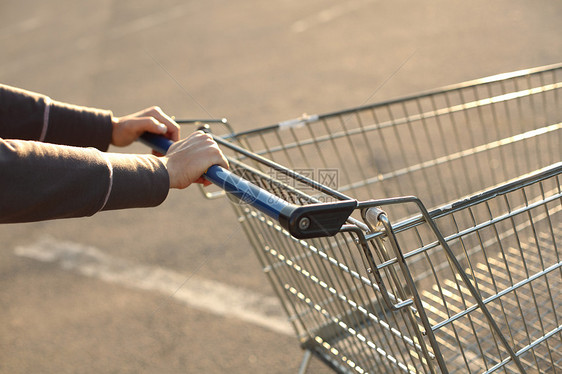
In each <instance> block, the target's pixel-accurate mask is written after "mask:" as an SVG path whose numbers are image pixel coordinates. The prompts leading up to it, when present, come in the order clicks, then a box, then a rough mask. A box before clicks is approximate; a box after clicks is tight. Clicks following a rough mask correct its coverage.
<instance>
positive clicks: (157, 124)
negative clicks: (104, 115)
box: [111, 107, 180, 147]
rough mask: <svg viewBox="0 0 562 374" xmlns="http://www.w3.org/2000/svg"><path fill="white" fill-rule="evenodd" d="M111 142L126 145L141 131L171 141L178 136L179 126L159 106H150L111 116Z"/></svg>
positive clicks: (136, 137)
mask: <svg viewBox="0 0 562 374" xmlns="http://www.w3.org/2000/svg"><path fill="white" fill-rule="evenodd" d="M112 122H113V132H112V140H111V143H112V144H113V145H116V146H121V147H122V146H126V145H129V144H131V143H132V142H134V141H135V140H136V139H138V137H139V136H140V135H141V134H142V133H143V132H151V133H154V134H159V135H163V136H165V137H166V138H168V139H170V140H172V141H174V142H175V141H178V140H179V138H180V127H179V126H178V124H177V123H176V122H175V121H174V120H173V119H172V118H170V117H169V116H168V115H166V114H165V113H164V112H163V111H162V109H160V108H159V107H151V108H147V109H144V110H141V111H140V112H137V113H133V114H130V115H128V116H124V117H118V118H113V119H112Z"/></svg>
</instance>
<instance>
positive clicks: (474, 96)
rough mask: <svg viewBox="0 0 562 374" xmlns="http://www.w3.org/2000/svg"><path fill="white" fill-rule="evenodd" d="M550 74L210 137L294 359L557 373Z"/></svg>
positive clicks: (558, 272)
mask: <svg viewBox="0 0 562 374" xmlns="http://www.w3.org/2000/svg"><path fill="white" fill-rule="evenodd" d="M561 89H562V64H557V65H551V66H546V67H540V68H535V69H528V70H523V71H518V72H514V73H507V74H500V75H497V76H493V77H488V78H484V79H479V80H475V81H470V82H466V83H462V84H458V85H454V86H448V87H445V88H442V89H439V90H435V91H431V92H426V93H423V94H419V95H416V96H410V97H406V98H402V99H399V100H392V101H387V102H383V103H378V104H374V105H367V106H362V107H359V108H354V109H350V110H346V111H340V112H334V113H329V114H325V115H312V116H311V115H303V116H302V117H301V118H298V119H296V120H291V121H285V122H281V123H278V124H275V125H272V126H268V127H264V128H260V129H256V130H251V131H245V132H239V133H230V132H228V131H227V134H226V135H222V136H215V139H216V140H217V141H218V142H219V143H220V144H221V146H222V149H223V150H224V151H225V152H226V153H228V155H229V161H230V166H231V172H232V173H233V174H234V176H233V175H232V174H225V173H226V172H225V171H224V170H222V169H220V168H218V167H216V168H215V167H212V168H211V169H210V170H209V172H208V174H209V175H210V176H209V177H208V178H209V179H211V180H212V181H214V183H215V184H217V185H219V186H221V187H222V188H224V189H225V190H227V191H228V192H229V193H230V194H234V195H235V196H237V198H236V199H231V201H232V206H233V208H234V210H235V212H236V214H237V217H238V219H239V221H240V222H241V225H242V227H243V228H244V230H245V232H246V234H247V236H248V238H249V241H250V242H251V244H252V246H253V248H254V250H255V252H256V254H257V256H258V258H259V260H260V261H261V264H262V266H263V271H264V272H265V274H266V276H267V277H268V279H269V281H270V282H271V285H272V286H273V289H274V290H275V292H276V294H277V296H278V297H279V300H280V301H281V304H282V306H283V308H284V310H285V312H286V313H287V316H288V319H289V321H290V322H291V324H292V326H293V328H294V331H295V334H296V336H297V338H298V340H299V342H300V344H301V346H302V348H303V349H304V350H305V358H304V360H303V363H302V365H301V371H303V372H304V371H305V370H306V366H307V363H308V359H309V358H310V357H311V356H312V355H314V356H316V357H318V358H320V359H321V360H322V361H324V362H325V363H326V364H328V365H329V366H330V367H332V368H333V369H334V370H336V371H338V372H343V373H367V372H370V373H395V372H405V373H436V372H442V373H492V372H504V373H539V372H540V373H554V372H562V294H561V293H562V262H561V258H560V256H561V254H560V252H561V249H562V226H561V211H562V183H561V178H562V177H561V173H562V163H561V162H560V161H561V153H562V151H561V150H562V131H561V130H562V92H561ZM236 176H240V177H242V178H243V179H239V178H237V177H236ZM250 182H251V183H250ZM255 186H257V187H255ZM217 193H218V192H217ZM207 194H208V195H209V196H212V195H215V194H216V193H214V192H207Z"/></svg>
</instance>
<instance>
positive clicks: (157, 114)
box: [138, 106, 180, 142]
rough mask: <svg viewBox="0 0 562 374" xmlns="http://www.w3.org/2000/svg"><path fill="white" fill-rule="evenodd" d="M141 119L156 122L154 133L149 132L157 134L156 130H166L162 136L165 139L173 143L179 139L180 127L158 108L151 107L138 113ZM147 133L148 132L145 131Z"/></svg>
mask: <svg viewBox="0 0 562 374" xmlns="http://www.w3.org/2000/svg"><path fill="white" fill-rule="evenodd" d="M138 114H140V116H141V117H144V118H151V119H153V120H155V121H156V126H157V127H156V131H151V132H155V133H158V132H157V130H158V129H164V128H165V129H166V131H165V132H164V134H166V137H167V138H169V139H170V140H173V141H175V142H176V141H178V140H179V138H180V127H179V125H178V124H177V123H176V121H174V120H173V119H172V118H171V117H170V116H168V115H167V114H166V113H164V112H163V111H162V109H160V107H158V106H153V107H151V108H147V109H145V110H143V111H141V112H139V113H138ZM147 131H148V130H147Z"/></svg>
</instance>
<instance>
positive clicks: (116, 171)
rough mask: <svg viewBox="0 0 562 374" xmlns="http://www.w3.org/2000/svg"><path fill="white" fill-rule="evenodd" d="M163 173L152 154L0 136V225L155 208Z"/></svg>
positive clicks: (163, 189) (164, 183) (164, 185)
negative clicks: (114, 151) (123, 152)
mask: <svg viewBox="0 0 562 374" xmlns="http://www.w3.org/2000/svg"><path fill="white" fill-rule="evenodd" d="M168 189H169V177H168V173H167V171H166V168H165V167H164V165H163V164H162V163H161V162H160V161H159V159H158V158H157V157H155V156H152V155H121V154H111V153H103V152H100V151H99V150H97V149H94V148H77V147H70V146H61V145H53V144H45V143H39V142H35V141H24V140H3V139H0V223H15V222H32V221H41V220H47V219H56V218H69V217H83V216H91V215H92V214H95V213H97V212H98V211H100V210H109V209H124V208H135V207H148V206H156V205H159V204H160V203H162V201H164V199H165V198H166V196H167V194H168Z"/></svg>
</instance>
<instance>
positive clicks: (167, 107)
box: [0, 0, 562, 373]
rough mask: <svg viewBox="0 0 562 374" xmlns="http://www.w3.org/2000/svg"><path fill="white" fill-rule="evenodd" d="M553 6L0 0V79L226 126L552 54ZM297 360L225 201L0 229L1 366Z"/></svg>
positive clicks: (145, 368)
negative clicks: (222, 121)
mask: <svg viewBox="0 0 562 374" xmlns="http://www.w3.org/2000/svg"><path fill="white" fill-rule="evenodd" d="M560 14H562V3H561V2H555V1H507V0H500V1H494V2H488V1H482V0H474V1H471V2H460V1H444V0H434V1H426V2H416V1H399V0H398V1H392V2H389V1H377V0H351V1H336V0H310V1H306V2H303V1H297V0H279V1H276V2H264V1H255V0H239V1H235V2H234V1H224V0H208V1H204V2H203V1H179V0H159V1H154V0H136V1H114V0H97V1H79V2H77V1H70V0H51V1H48V2H46V1H38V0H18V1H12V0H2V1H1V2H0V82H2V83H4V84H8V85H13V86H17V87H21V88H25V89H28V90H32V91H37V92H41V93H44V94H46V95H48V96H50V97H51V98H53V99H56V100H60V101H66V102H70V103H74V104H80V105H86V106H93V107H100V108H105V109H111V110H112V111H113V112H114V114H115V115H117V116H120V115H125V114H129V113H131V112H135V111H137V110H140V109H143V108H145V107H148V106H152V105H159V106H160V107H161V108H162V109H163V110H164V111H165V112H166V113H168V114H169V115H174V116H176V118H222V117H226V118H228V120H229V122H230V123H231V125H232V126H233V127H234V129H235V130H237V131H240V130H246V129H251V128H255V127H259V126H263V125H269V124H272V123H276V122H279V121H282V120H287V119H290V118H294V117H298V116H300V115H301V114H303V113H308V114H314V113H325V112H331V111H336V110H341V109H345V108H349V107H354V106H359V105H364V104H367V103H372V102H377V101H382V100H386V99H391V98H397V97H400V96H403V95H407V94H413V93H416V92H420V91H423V90H428V89H432V88H436V87H439V86H442V85H447V84H453V83H458V82H462V81H465V80H470V79H475V78H480V77H484V76H488V75H494V74H498V73H503V72H509V71H514V70H519V69H524V68H530V67H534V66H539V65H546V64H552V63H557V62H560V61H562V24H561V23H560ZM0 104H1V103H0ZM190 131H192V128H189V127H184V128H183V129H182V134H183V135H184V136H186V135H188V134H189V133H190ZM110 151H114V152H133V153H142V152H147V150H146V148H145V147H144V146H142V145H140V144H135V145H134V146H131V147H129V148H127V149H114V148H112V149H110ZM85 188H86V186H85ZM301 354H302V353H301V350H300V348H299V345H298V342H297V340H296V339H295V338H294V337H293V336H291V331H290V328H289V327H288V325H286V323H285V322H284V321H283V315H282V312H281V310H280V309H279V307H278V305H277V304H276V302H275V298H274V295H273V294H272V291H271V290H270V287H269V285H268V284H267V281H266V278H265V276H264V275H263V274H262V273H261V269H260V265H259V263H258V261H257V259H256V258H255V256H254V254H253V252H252V249H251V247H250V245H249V243H248V242H247V240H246V238H245V236H244V233H243V231H242V230H241V229H240V227H239V225H238V223H237V222H236V219H235V216H234V214H233V212H232V211H231V208H230V207H229V205H228V204H227V202H226V201H225V200H224V199H218V200H206V199H205V198H204V197H203V195H202V194H201V193H200V191H199V189H198V188H194V187H192V188H190V189H188V190H185V191H172V192H170V195H169V196H168V199H167V200H166V201H165V202H164V203H163V204H162V205H161V206H159V207H157V208H152V209H135V210H129V211H116V212H104V213H100V214H98V215H96V216H94V217H91V218H83V219H73V220H61V221H52V222H40V223H33V224H21V225H3V226H0V373H31V372H42V373H75V372H80V373H198V372H208V373H226V372H228V373H250V372H268V373H294V372H296V371H297V369H298V366H299V364H300V359H301ZM309 372H311V373H327V372H329V371H328V370H327V369H326V368H324V367H323V365H322V364H321V363H320V362H318V361H313V362H312V364H311V368H310V371H309Z"/></svg>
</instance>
